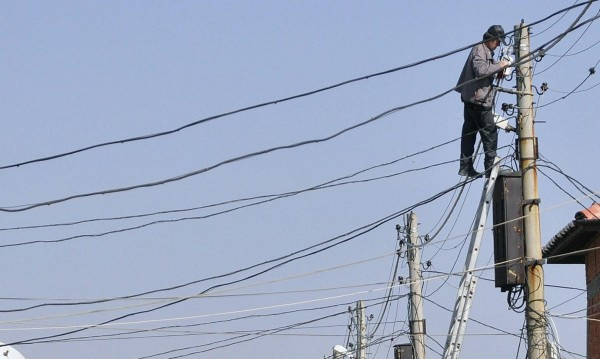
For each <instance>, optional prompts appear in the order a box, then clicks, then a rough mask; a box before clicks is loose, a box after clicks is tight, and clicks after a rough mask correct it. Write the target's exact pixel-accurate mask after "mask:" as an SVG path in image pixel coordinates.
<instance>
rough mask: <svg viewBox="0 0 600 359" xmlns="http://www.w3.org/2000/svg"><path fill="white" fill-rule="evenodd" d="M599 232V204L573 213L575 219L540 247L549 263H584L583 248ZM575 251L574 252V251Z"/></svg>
mask: <svg viewBox="0 0 600 359" xmlns="http://www.w3.org/2000/svg"><path fill="white" fill-rule="evenodd" d="M598 233H600V204H598V203H594V204H593V205H592V206H591V207H590V208H587V209H584V210H582V211H579V212H577V213H575V219H574V220H573V221H571V222H570V223H569V224H567V225H566V226H565V227H564V228H563V229H561V230H560V231H559V232H558V233H557V234H556V235H554V237H552V239H550V241H549V242H548V243H547V244H546V246H544V248H543V249H542V256H543V257H544V258H547V260H548V263H551V264H584V263H585V253H584V252H579V253H577V251H578V250H581V249H585V248H587V246H588V245H589V243H590V241H591V240H593V239H594V238H595V237H596V236H597V235H598ZM574 252H575V253H574Z"/></svg>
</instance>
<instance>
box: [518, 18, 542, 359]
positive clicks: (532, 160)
mask: <svg viewBox="0 0 600 359" xmlns="http://www.w3.org/2000/svg"><path fill="white" fill-rule="evenodd" d="M515 40H516V46H517V51H516V63H518V64H519V65H518V66H517V106H518V108H519V116H518V118H517V125H518V131H519V140H518V141H519V161H520V167H521V173H522V186H523V216H524V219H523V227H524V234H525V265H526V267H525V268H526V275H525V285H526V286H527V290H526V293H527V294H526V302H527V309H526V311H525V319H526V327H527V343H528V348H527V357H528V358H531V359H546V358H548V350H547V338H546V317H545V314H546V308H545V302H544V271H543V268H542V245H541V234H540V213H539V204H540V199H539V196H538V178H537V168H536V160H537V154H538V151H537V138H536V137H535V134H534V117H535V113H534V111H533V92H532V84H531V83H532V73H531V72H532V66H531V54H530V49H529V48H530V45H529V27H527V26H525V24H524V23H523V22H521V24H518V25H515ZM521 61H522V62H521Z"/></svg>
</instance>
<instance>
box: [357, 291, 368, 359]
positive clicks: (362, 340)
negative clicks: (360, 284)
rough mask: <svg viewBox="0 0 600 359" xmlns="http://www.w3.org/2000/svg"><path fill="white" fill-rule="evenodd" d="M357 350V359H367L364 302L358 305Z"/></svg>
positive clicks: (360, 301) (359, 302)
mask: <svg viewBox="0 0 600 359" xmlns="http://www.w3.org/2000/svg"><path fill="white" fill-rule="evenodd" d="M356 323H357V329H358V330H357V336H358V338H357V340H356V343H357V348H356V359H367V318H366V315H365V305H364V303H363V301H362V300H359V301H358V303H356Z"/></svg>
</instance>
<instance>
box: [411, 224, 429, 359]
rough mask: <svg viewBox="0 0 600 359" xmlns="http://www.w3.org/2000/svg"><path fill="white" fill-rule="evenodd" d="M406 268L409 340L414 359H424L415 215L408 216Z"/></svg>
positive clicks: (421, 282) (421, 284)
mask: <svg viewBox="0 0 600 359" xmlns="http://www.w3.org/2000/svg"><path fill="white" fill-rule="evenodd" d="M409 220H410V221H409V225H408V268H409V271H410V299H409V303H410V313H409V315H410V320H409V323H410V339H411V342H412V346H413V353H414V356H415V359H425V320H424V319H423V295H422V293H421V289H422V286H423V281H422V278H423V277H422V276H421V247H420V243H418V242H419V233H418V231H417V229H418V228H417V226H418V222H417V215H416V214H414V213H411V214H410V215H409Z"/></svg>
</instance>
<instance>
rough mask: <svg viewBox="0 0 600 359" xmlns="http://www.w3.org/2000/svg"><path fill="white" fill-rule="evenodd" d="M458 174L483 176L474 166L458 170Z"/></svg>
mask: <svg viewBox="0 0 600 359" xmlns="http://www.w3.org/2000/svg"><path fill="white" fill-rule="evenodd" d="M458 175H459V176H466V177H473V178H478V177H481V176H482V174H481V173H479V172H477V171H475V169H474V168H473V167H468V168H461V169H460V170H459V171H458Z"/></svg>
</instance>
